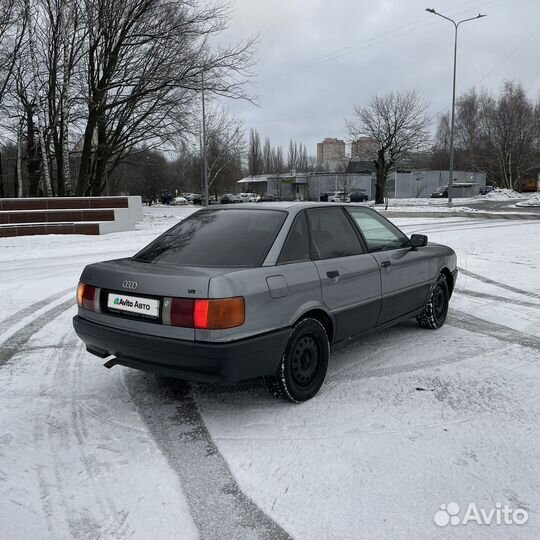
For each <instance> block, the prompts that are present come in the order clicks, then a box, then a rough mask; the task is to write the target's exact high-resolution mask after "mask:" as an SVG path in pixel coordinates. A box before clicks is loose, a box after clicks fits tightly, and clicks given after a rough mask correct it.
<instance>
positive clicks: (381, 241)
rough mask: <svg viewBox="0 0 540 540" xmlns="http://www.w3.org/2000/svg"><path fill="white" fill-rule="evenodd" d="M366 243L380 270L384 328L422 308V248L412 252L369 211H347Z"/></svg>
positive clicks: (424, 294) (402, 238)
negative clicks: (392, 321)
mask: <svg viewBox="0 0 540 540" xmlns="http://www.w3.org/2000/svg"><path fill="white" fill-rule="evenodd" d="M347 212H349V214H350V215H351V216H352V217H353V219H354V221H355V222H356V224H357V225H358V228H359V230H360V231H361V233H362V236H363V237H364V240H365V243H366V245H367V247H368V249H369V251H370V253H371V254H372V255H373V257H374V258H375V259H376V261H377V263H378V265H379V267H380V269H381V288H382V307H381V313H380V316H379V321H378V324H384V323H386V322H389V321H391V320H393V319H396V318H398V317H401V316H404V315H406V314H407V313H412V312H414V311H415V310H417V309H419V308H421V307H423V306H424V305H425V303H426V300H427V294H428V291H429V279H428V261H427V257H426V255H425V252H424V251H423V249H422V248H419V249H416V250H413V249H411V247H410V244H409V238H408V237H407V236H406V235H405V234H403V233H402V232H401V231H400V230H399V229H398V228H397V227H396V226H395V225H393V224H392V223H390V222H389V221H388V220H387V219H385V218H384V217H382V216H381V215H380V214H378V213H377V212H375V211H374V210H371V209H368V208H349V209H347Z"/></svg>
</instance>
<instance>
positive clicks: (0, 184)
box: [0, 150, 4, 198]
mask: <svg viewBox="0 0 540 540" xmlns="http://www.w3.org/2000/svg"><path fill="white" fill-rule="evenodd" d="M1 197H4V169H3V167H2V150H0V198H1Z"/></svg>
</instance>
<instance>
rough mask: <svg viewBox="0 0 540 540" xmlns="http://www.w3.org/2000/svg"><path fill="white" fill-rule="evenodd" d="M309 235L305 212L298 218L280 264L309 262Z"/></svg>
mask: <svg viewBox="0 0 540 540" xmlns="http://www.w3.org/2000/svg"><path fill="white" fill-rule="evenodd" d="M309 259H310V253H309V234H308V228H307V220H306V214H305V212H302V213H301V214H300V215H299V216H297V217H296V219H295V221H294V223H293V226H292V227H291V230H290V231H289V236H287V240H286V241H285V245H284V246H283V249H282V250H281V255H280V256H279V261H278V263H279V264H286V263H293V262H302V261H309Z"/></svg>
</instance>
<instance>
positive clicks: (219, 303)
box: [163, 296, 246, 330]
mask: <svg viewBox="0 0 540 540" xmlns="http://www.w3.org/2000/svg"><path fill="white" fill-rule="evenodd" d="M245 311H246V310H245V302H244V298H243V297H241V296H236V297H234V298H216V299H213V298H212V299H196V300H191V299H188V298H166V299H165V300H164V304H163V323H164V324H169V325H172V326H182V327H185V328H197V329H204V330H223V329H226V328H235V327H236V326H242V325H243V324H244V321H245Z"/></svg>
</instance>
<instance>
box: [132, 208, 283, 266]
mask: <svg viewBox="0 0 540 540" xmlns="http://www.w3.org/2000/svg"><path fill="white" fill-rule="evenodd" d="M286 217H287V213H286V212H283V211H280V210H242V209H235V210H225V209H216V210H200V211H199V212H196V213H194V214H192V215H191V216H189V217H188V218H187V219H185V220H184V221H181V222H180V223H178V224H177V225H175V226H174V227H172V228H171V229H169V230H168V231H166V232H165V233H163V234H162V235H161V236H159V237H158V238H157V239H156V240H154V241H153V242H152V243H151V244H149V245H148V246H146V247H145V248H143V249H142V250H141V251H139V253H137V254H136V255H135V257H134V260H136V261H143V262H160V263H167V264H174V265H178V266H215V267H222V268H223V267H256V266H260V265H261V264H262V263H263V261H264V258H265V257H266V254H267V253H268V251H269V249H270V247H271V246H272V244H273V242H274V240H275V238H276V235H277V233H278V232H279V230H280V229H281V226H282V225H283V222H284V221H285V218H286Z"/></svg>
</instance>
